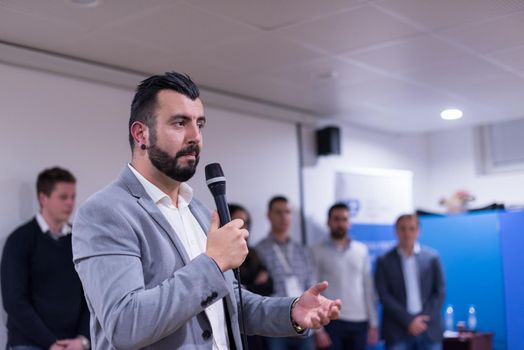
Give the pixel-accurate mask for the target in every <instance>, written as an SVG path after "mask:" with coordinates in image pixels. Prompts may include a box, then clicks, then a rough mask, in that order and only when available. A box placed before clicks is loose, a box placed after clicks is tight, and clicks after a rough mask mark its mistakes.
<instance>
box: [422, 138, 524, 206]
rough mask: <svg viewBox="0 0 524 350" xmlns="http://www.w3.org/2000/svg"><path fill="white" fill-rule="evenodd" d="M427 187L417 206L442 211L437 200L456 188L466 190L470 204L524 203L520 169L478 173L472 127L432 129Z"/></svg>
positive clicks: (523, 188)
mask: <svg viewBox="0 0 524 350" xmlns="http://www.w3.org/2000/svg"><path fill="white" fill-rule="evenodd" d="M428 145H429V153H428V173H427V174H428V181H427V184H428V189H427V191H425V196H423V197H422V198H421V201H420V202H419V205H420V206H423V207H425V208H428V209H430V210H435V211H444V210H445V209H444V208H442V207H439V205H438V201H439V199H440V198H442V197H450V196H451V195H452V194H453V193H454V192H455V191H457V190H462V189H464V190H468V191H470V192H471V193H472V194H473V195H475V197H476V200H475V201H474V202H473V203H471V207H473V208H474V207H482V206H485V205H489V204H491V203H493V202H502V203H504V204H506V205H507V206H524V172H523V171H516V172H515V171H514V172H508V173H497V174H485V175H483V174H480V173H479V171H478V170H477V163H476V161H475V159H476V151H477V150H476V147H478V140H477V139H476V138H475V132H474V129H473V128H461V129H454V130H446V131H441V132H435V133H431V134H430V135H428Z"/></svg>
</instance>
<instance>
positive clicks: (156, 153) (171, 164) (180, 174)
mask: <svg viewBox="0 0 524 350" xmlns="http://www.w3.org/2000/svg"><path fill="white" fill-rule="evenodd" d="M150 144H151V145H150V146H149V147H148V149H147V150H148V153H149V159H150V160H151V163H152V164H153V165H154V166H155V168H157V169H158V170H159V171H160V172H162V173H164V174H165V175H167V176H169V177H170V178H172V179H173V180H175V181H178V182H185V181H187V180H189V179H190V178H192V177H193V175H194V174H195V172H196V168H197V165H198V161H199V160H200V156H199V154H200V147H198V145H190V146H188V147H186V148H183V149H181V150H180V151H178V152H177V153H176V155H175V156H174V157H172V156H170V155H169V154H168V153H167V152H166V151H164V150H163V149H161V148H160V147H158V146H157V144H156V138H155V137H151V139H150ZM188 154H195V160H189V161H188V162H187V165H186V166H181V165H179V164H178V159H179V158H181V157H183V156H185V155H188Z"/></svg>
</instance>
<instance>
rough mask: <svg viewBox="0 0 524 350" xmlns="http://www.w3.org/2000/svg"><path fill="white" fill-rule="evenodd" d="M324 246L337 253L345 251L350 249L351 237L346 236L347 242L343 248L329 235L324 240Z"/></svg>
mask: <svg viewBox="0 0 524 350" xmlns="http://www.w3.org/2000/svg"><path fill="white" fill-rule="evenodd" d="M325 243H326V245H328V246H329V247H331V248H332V249H335V250H337V251H346V250H348V249H349V248H350V247H351V237H349V236H348V240H347V241H346V244H345V245H344V246H340V245H338V244H337V241H335V240H334V239H333V238H332V237H331V235H330V236H329V237H327V238H326V241H325Z"/></svg>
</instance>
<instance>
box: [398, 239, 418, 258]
mask: <svg viewBox="0 0 524 350" xmlns="http://www.w3.org/2000/svg"><path fill="white" fill-rule="evenodd" d="M397 252H398V253H399V255H400V256H402V257H405V258H407V257H408V256H407V255H406V254H404V251H403V250H402V249H400V247H398V246H397ZM418 253H420V244H419V243H418V242H415V245H414V246H413V255H418Z"/></svg>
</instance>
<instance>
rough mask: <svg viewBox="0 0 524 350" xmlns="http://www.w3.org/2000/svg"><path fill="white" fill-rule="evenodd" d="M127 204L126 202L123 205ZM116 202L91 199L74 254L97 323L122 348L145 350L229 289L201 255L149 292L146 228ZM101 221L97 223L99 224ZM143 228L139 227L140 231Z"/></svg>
mask: <svg viewBox="0 0 524 350" xmlns="http://www.w3.org/2000/svg"><path fill="white" fill-rule="evenodd" d="M119 205H121V204H119ZM117 209H118V210H115V203H114V200H113V201H109V200H106V201H103V200H100V198H98V200H96V202H95V201H94V200H93V201H88V202H87V203H86V204H84V206H82V207H81V208H80V210H79V211H78V214H77V217H76V219H75V223H74V226H73V227H74V232H73V255H74V262H75V268H76V270H77V272H78V275H79V277H80V280H81V281H82V285H83V287H84V291H85V294H86V297H87V299H88V301H89V303H90V305H91V308H92V310H91V311H92V312H93V313H94V315H95V317H96V319H97V322H98V323H99V324H100V326H101V327H102V328H103V329H104V333H105V334H106V336H107V337H108V339H107V340H108V341H109V343H110V344H111V346H112V347H113V348H116V349H119V348H120V349H130V350H132V349H139V348H143V347H146V346H148V345H151V344H153V343H155V342H157V341H159V340H160V339H162V338H164V337H166V336H168V335H170V334H172V333H173V332H175V331H176V330H177V329H179V328H180V327H182V326H183V325H185V324H186V323H187V322H188V321H189V320H190V319H191V318H192V317H194V316H196V315H197V314H199V313H201V312H202V311H203V310H204V309H205V307H206V306H207V305H205V304H203V303H202V300H203V299H205V296H208V295H212V294H213V295H214V296H215V297H216V298H217V299H221V298H223V297H224V296H226V295H227V294H228V293H229V291H228V288H227V285H226V280H225V278H224V276H223V274H222V272H221V271H220V270H219V269H218V267H217V265H216V264H215V262H214V261H213V260H212V259H211V258H210V257H209V256H207V255H205V254H201V255H199V256H197V257H196V258H195V259H193V260H192V261H190V262H189V263H188V264H187V265H185V266H184V267H183V268H180V269H178V270H176V271H174V272H173V273H172V275H171V276H170V277H168V278H167V279H165V280H164V281H163V282H161V283H159V284H158V285H156V286H154V287H152V288H148V289H146V287H145V282H144V275H143V274H144V271H143V269H142V264H141V242H140V240H139V238H138V236H137V233H135V232H134V229H135V228H136V229H137V230H138V229H140V228H139V227H138V226H136V225H135V224H134V222H133V221H132V220H133V216H132V215H131V214H129V213H127V212H125V210H123V209H122V208H117ZM94 218H96V220H94ZM137 227H138V228H137Z"/></svg>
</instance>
